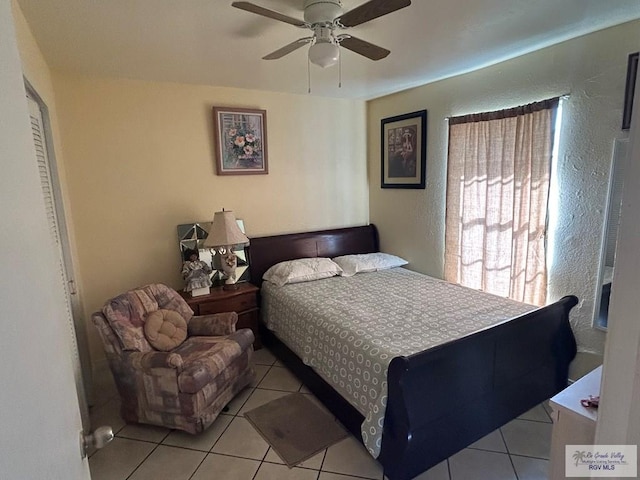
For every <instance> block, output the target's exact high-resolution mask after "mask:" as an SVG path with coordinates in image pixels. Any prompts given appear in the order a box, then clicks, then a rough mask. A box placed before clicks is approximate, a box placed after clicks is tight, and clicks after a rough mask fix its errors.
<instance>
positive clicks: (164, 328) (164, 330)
mask: <svg viewBox="0 0 640 480" xmlns="http://www.w3.org/2000/svg"><path fill="white" fill-rule="evenodd" d="M144 336H145V337H146V338H147V340H148V341H149V343H150V344H151V346H152V347H153V348H155V349H156V350H160V351H162V352H168V351H169V350H173V349H174V348H176V347H177V346H178V345H180V344H181V343H182V342H184V341H185V339H186V338H187V322H186V321H185V319H184V318H182V316H181V315H180V314H179V313H178V312H175V311H173V310H164V309H160V310H156V311H155V312H151V313H150V314H148V315H147V318H146V319H145V322H144Z"/></svg>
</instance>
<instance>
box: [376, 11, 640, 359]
mask: <svg viewBox="0 0 640 480" xmlns="http://www.w3.org/2000/svg"><path fill="white" fill-rule="evenodd" d="M639 33H640V22H632V23H628V24H624V25H622V26H618V27H614V28H610V29H607V30H603V31H600V32H596V33H594V34H591V35H587V36H584V37H581V38H578V39H574V40H571V41H567V42H564V43H562V44H559V45H556V46H553V47H550V48H546V49H544V50H540V51H538V52H535V53H531V54H528V55H525V56H522V57H519V58H516V59H514V60H510V61H507V62H503V63H500V64H498V65H495V66H492V67H489V68H484V69H482V70H478V71H475V72H472V73H469V74H466V75H461V76H458V77H454V78H451V79H447V80H443V81H440V82H436V83H432V84H429V85H425V86H422V87H418V88H415V89H412V90H408V91H405V92H401V93H398V94H395V95H391V96H387V97H384V98H380V99H376V100H373V101H371V102H369V104H368V131H369V133H370V135H369V140H368V163H369V182H370V185H371V187H370V193H369V202H370V219H371V222H372V223H374V224H376V225H377V226H378V227H379V229H380V237H381V243H382V248H383V249H384V250H387V251H390V252H392V253H395V254H398V255H402V256H403V257H405V258H407V259H408V260H409V261H410V263H411V265H410V266H411V267H412V268H414V269H416V270H418V271H421V272H425V273H428V274H431V275H435V276H442V274H443V262H444V217H445V193H446V192H445V190H446V155H447V122H446V118H447V117H449V116H455V115H462V114H467V113H474V112H481V111H490V110H497V109H500V108H505V107H511V106H516V105H521V104H526V103H529V102H533V101H537V100H542V99H545V98H550V97H553V96H557V95H562V94H566V93H569V94H570V98H569V99H568V100H567V102H565V108H564V115H563V119H564V123H563V127H562V137H561V144H560V152H559V162H558V178H559V180H560V182H561V185H562V189H561V191H560V196H559V202H560V203H559V208H558V210H557V212H556V213H557V223H558V229H557V232H556V241H557V243H556V250H555V252H556V255H555V259H554V262H553V265H552V270H551V272H550V297H551V298H552V299H557V298H559V297H561V296H562V295H565V294H575V295H577V296H578V297H579V298H580V300H581V303H580V305H579V306H578V307H577V308H576V309H574V314H573V316H572V322H573V324H574V327H575V328H574V329H575V331H576V334H577V338H578V342H579V345H580V347H581V349H583V350H586V351H595V352H599V353H602V350H603V344H604V333H603V332H601V331H597V330H594V329H593V328H592V327H591V322H592V318H593V310H594V300H595V291H596V281H597V276H598V267H599V254H600V238H601V232H602V229H603V223H604V211H605V204H606V203H605V202H606V197H607V188H608V176H609V169H610V163H611V152H612V148H613V141H614V139H615V138H618V137H623V136H625V135H626V134H625V133H623V132H622V131H621V130H620V124H621V119H622V100H623V96H624V83H625V76H626V64H627V56H628V54H629V53H631V52H633V51H637V49H638V45H637V39H638V34H639ZM420 109H427V110H428V133H427V187H426V189H425V190H389V189H384V190H383V189H381V188H380V187H379V185H380V140H379V130H380V120H381V119H382V118H385V117H390V116H394V115H398V114H402V113H406V112H412V111H416V110H420Z"/></svg>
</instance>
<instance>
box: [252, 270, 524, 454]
mask: <svg viewBox="0 0 640 480" xmlns="http://www.w3.org/2000/svg"><path fill="white" fill-rule="evenodd" d="M535 309H536V307H534V306H532V305H527V304H523V303H519V302H516V301H513V300H509V299H505V298H502V297H498V296H495V295H491V294H487V293H484V292H480V291H477V290H472V289H469V288H465V287H462V286H459V285H455V284H451V283H447V282H445V281H442V280H439V279H436V278H432V277H429V276H426V275H422V274H419V273H416V272H412V271H410V270H407V269H405V268H392V269H388V270H382V271H377V272H370V273H360V274H357V275H355V276H353V277H331V278H327V279H323V280H315V281H311V282H304V283H295V284H289V285H285V286H283V287H278V286H276V285H274V284H272V283H269V282H263V284H262V315H263V322H264V323H265V325H266V326H267V328H269V329H270V330H272V331H273V332H274V334H275V335H276V336H277V337H278V338H279V339H280V340H281V341H283V342H284V343H285V344H286V345H287V346H288V347H289V348H290V349H291V350H293V352H295V353H296V355H298V356H299V357H300V359H301V360H302V361H303V362H304V363H305V364H306V365H308V366H310V367H312V368H313V369H314V370H315V371H316V372H317V373H318V374H319V375H320V376H321V377H322V378H324V380H325V381H327V382H328V383H329V384H331V385H332V386H333V388H335V389H336V390H337V391H338V393H340V394H341V395H342V396H343V397H344V398H345V399H346V400H348V401H349V402H350V403H351V404H352V405H353V406H354V407H355V408H356V409H357V410H358V411H360V413H362V415H363V416H364V417H365V420H364V422H363V424H362V427H361V432H362V439H363V442H364V444H365V446H366V447H367V449H368V450H369V452H370V453H371V455H372V456H374V457H377V456H378V454H379V453H380V447H381V442H382V430H383V425H384V412H385V407H386V403H387V368H388V366H389V363H390V362H391V360H392V359H393V358H394V357H396V356H408V355H411V354H414V353H417V352H421V351H424V350H427V349H429V348H433V347H435V346H438V345H442V344H445V343H447V342H451V341H453V340H456V339H459V338H462V337H464V336H467V335H470V334H472V333H474V332H477V331H479V330H482V329H486V328H490V327H492V326H494V325H497V324H500V323H503V322H505V321H508V320H510V319H512V318H515V317H518V316H520V315H522V314H524V313H527V312H530V311H532V310H535Z"/></svg>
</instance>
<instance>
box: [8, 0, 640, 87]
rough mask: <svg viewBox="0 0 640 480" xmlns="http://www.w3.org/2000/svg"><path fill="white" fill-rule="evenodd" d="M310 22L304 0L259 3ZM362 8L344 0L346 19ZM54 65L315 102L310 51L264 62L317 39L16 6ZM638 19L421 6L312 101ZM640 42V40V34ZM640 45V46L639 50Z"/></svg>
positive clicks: (194, 2) (240, 17) (154, 11)
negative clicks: (307, 97)
mask: <svg viewBox="0 0 640 480" xmlns="http://www.w3.org/2000/svg"><path fill="white" fill-rule="evenodd" d="M252 1H253V3H256V4H258V5H261V6H263V7H266V8H269V9H271V10H276V11H278V12H280V13H284V14H286V15H289V16H292V17H295V18H300V19H302V15H303V11H302V5H303V0H252ZM364 1H365V0H343V5H344V10H345V11H349V10H351V9H352V8H354V7H357V6H359V5H361V4H362V3H364ZM18 3H19V5H20V6H21V8H22V11H23V12H24V15H25V17H26V18H27V21H28V23H29V24H30V26H31V29H32V31H33V33H34V35H35V37H36V40H37V41H38V44H39V46H40V48H41V49H42V52H43V54H44V56H45V57H46V59H47V61H48V62H49V65H50V66H51V67H52V68H54V69H60V70H63V71H72V72H77V73H81V74H86V75H97V76H108V77H125V78H133V79H143V80H154V81H170V82H180V83H193V84H204V85H216V86H227V87H240V88H249V89H257V90H270V91H280V92H288V93H298V94H307V89H308V80H309V75H308V63H307V49H308V47H306V46H305V47H302V48H300V49H298V50H296V51H295V52H293V53H291V54H289V55H287V56H285V57H283V58H282V59H279V60H271V61H266V60H261V57H263V56H264V55H266V54H268V53H270V52H272V51H274V50H276V49H278V48H280V47H282V46H284V45H286V44H288V43H290V42H292V41H294V40H296V39H298V38H300V37H306V36H307V35H308V33H309V31H308V30H306V29H300V28H297V27H294V26H292V25H289V24H286V23H282V22H278V21H275V20H272V19H269V18H264V17H261V16H258V15H255V14H252V13H249V12H245V11H242V10H239V9H237V8H233V7H231V0H18ZM637 18H640V1H639V0H413V2H412V5H411V6H409V7H407V8H404V9H402V10H399V11H397V12H394V13H391V14H389V15H387V16H384V17H381V18H378V19H376V20H372V21H371V22H368V23H366V24H363V25H360V26H357V27H353V28H351V29H349V30H347V31H348V32H349V33H352V34H353V35H354V36H356V37H358V38H361V39H363V40H367V41H369V42H371V43H374V44H377V45H380V46H382V47H385V48H387V49H389V50H391V54H390V55H389V56H388V57H387V58H385V59H383V60H380V61H378V62H374V61H371V60H369V59H367V58H364V57H361V56H359V55H357V54H355V53H353V52H351V51H348V50H345V49H342V52H343V53H342V88H338V80H339V75H338V74H339V68H338V66H334V67H330V68H327V69H321V68H320V67H317V66H315V65H311V69H310V79H311V94H312V95H322V96H330V97H341V98H359V99H370V98H375V97H378V96H382V95H385V94H388V93H392V92H396V91H399V90H403V89H406V88H409V87H412V86H416V85H422V84H425V83H429V82H431V81H434V80H438V79H441V78H446V77H449V76H452V75H456V74H459V73H463V72H467V71H470V70H474V69H477V68H480V67H483V66H487V65H491V64H494V63H497V62H500V61H503V60H506V59H509V58H513V57H516V56H519V55H522V54H524V53H527V52H530V51H533V50H537V49H539V48H542V47H545V46H548V45H552V44H555V43H558V42H561V41H563V40H567V39H569V38H573V37H577V36H580V35H583V34H585V33H589V32H592V31H596V30H599V29H602V28H606V27H609V26H613V25H617V24H619V23H623V22H626V21H630V20H633V19H637ZM639 38H640V35H639ZM639 43H640V42H639Z"/></svg>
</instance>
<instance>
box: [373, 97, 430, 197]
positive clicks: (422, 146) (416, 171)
mask: <svg viewBox="0 0 640 480" xmlns="http://www.w3.org/2000/svg"><path fill="white" fill-rule="evenodd" d="M380 135H381V143H382V146H381V152H382V162H381V163H382V179H381V186H382V188H425V182H426V167H427V111H426V110H420V111H417V112H412V113H407V114H404V115H398V116H395V117H389V118H383V119H382V122H381V133H380Z"/></svg>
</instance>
